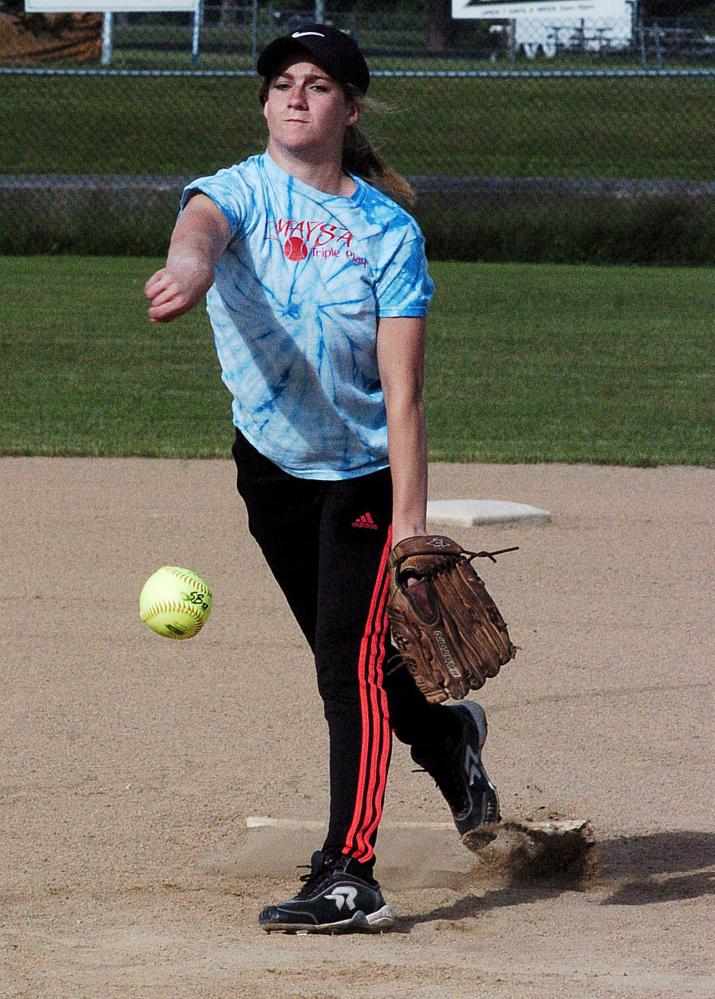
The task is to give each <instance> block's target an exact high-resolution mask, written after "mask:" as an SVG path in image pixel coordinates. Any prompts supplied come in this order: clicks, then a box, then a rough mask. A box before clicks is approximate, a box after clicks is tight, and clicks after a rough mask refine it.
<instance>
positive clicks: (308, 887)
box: [295, 858, 333, 899]
mask: <svg viewBox="0 0 715 999" xmlns="http://www.w3.org/2000/svg"><path fill="white" fill-rule="evenodd" d="M302 868H307V870H308V873H307V874H301V876H300V878H299V879H298V880H299V881H302V882H303V887H302V888H301V889H300V891H299V892H298V894H297V895H296V896H295V897H296V898H299V899H305V898H310V897H311V895H314V894H315V893H316V892H317V891H319V890H320V888H321V886H322V885H323V884H324V883H325V882H326V881H327V880H328V878H330V876H331V875H332V873H333V869H332V865H331V864H330V863H329V861H328V860H326V858H323V860H321V862H320V863H319V864H315V865H314V864H299V865H298V870H301V869H302Z"/></svg>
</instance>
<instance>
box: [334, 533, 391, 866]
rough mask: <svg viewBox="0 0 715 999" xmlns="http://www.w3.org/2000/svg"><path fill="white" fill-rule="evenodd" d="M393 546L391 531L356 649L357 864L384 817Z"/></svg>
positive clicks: (351, 846) (349, 843)
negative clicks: (359, 735)
mask: <svg viewBox="0 0 715 999" xmlns="http://www.w3.org/2000/svg"><path fill="white" fill-rule="evenodd" d="M391 547H392V530H391V529H390V530H389V531H388V534H387V542H386V544H385V547H384V549H383V553H382V558H381V560H380V569H379V572H378V575H377V580H376V583H375V588H374V590H373V594H372V600H371V602H370V611H369V614H368V619H367V623H366V626H365V633H364V635H363V639H362V643H361V645H360V660H359V664H358V670H359V683H360V711H361V718H362V746H361V751H360V772H359V776H358V788H357V794H356V798H355V812H354V814H353V820H352V823H351V825H350V829H349V831H348V835H347V837H346V842H345V847H344V848H343V853H346V854H350V856H352V857H353V858H354V859H355V860H358V861H360V862H362V863H365V862H367V861H370V860H372V858H373V856H374V853H375V851H374V848H373V842H374V839H375V834H376V832H377V827H378V825H379V824H380V819H381V818H382V808H383V802H384V799H385V786H386V784H387V771H388V767H389V763H390V751H391V746H392V732H391V730H390V720H389V712H388V707H387V695H386V693H385V688H384V685H383V663H384V659H385V642H386V638H387V599H388V575H387V556H388V555H389V553H390V549H391Z"/></svg>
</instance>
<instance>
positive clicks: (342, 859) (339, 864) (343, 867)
mask: <svg viewBox="0 0 715 999" xmlns="http://www.w3.org/2000/svg"><path fill="white" fill-rule="evenodd" d="M310 867H311V870H310V874H305V875H303V877H302V878H301V879H300V880H301V881H304V882H305V884H304V885H303V887H302V888H301V889H300V891H299V892H298V894H297V895H296V896H295V897H294V898H291V899H289V900H288V901H287V902H284V903H283V904H282V905H269V906H267V908H265V909H264V910H263V911H262V912H261V914H260V915H259V917H258V923H259V926H262V927H263V929H264V930H267V931H268V932H270V931H271V930H283V931H284V932H285V933H380V932H382V931H383V930H389V929H391V928H392V927H393V926H394V925H395V917H394V915H393V912H392V909H391V908H390V907H389V905H386V904H385V899H384V898H383V897H382V892H381V891H380V886H379V884H378V883H377V881H375V880H374V879H373V878H372V877H369V876H368V877H366V876H365V869H364V867H363V865H362V864H359V863H358V862H357V861H356V860H353V859H352V858H350V857H346V856H344V855H339V856H337V857H335V856H329V855H327V854H324V853H322V852H321V851H320V850H316V852H315V853H314V854H313V856H312V858H311V862H310Z"/></svg>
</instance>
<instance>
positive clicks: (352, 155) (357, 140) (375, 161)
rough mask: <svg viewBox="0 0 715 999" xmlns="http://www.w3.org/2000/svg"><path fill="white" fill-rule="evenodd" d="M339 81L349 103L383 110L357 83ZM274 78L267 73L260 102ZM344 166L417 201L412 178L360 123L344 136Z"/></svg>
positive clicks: (361, 107) (409, 201)
mask: <svg viewBox="0 0 715 999" xmlns="http://www.w3.org/2000/svg"><path fill="white" fill-rule="evenodd" d="M338 83H340V87H341V88H342V91H343V93H344V95H345V99H346V100H347V101H348V102H349V103H350V104H356V105H358V107H359V108H360V110H362V109H363V108H365V107H368V108H370V110H373V111H382V110H384V109H383V108H382V106H381V105H380V104H378V102H377V101H374V100H372V99H371V98H370V97H366V96H365V94H363V93H361V92H360V91H359V90H358V88H357V87H354V86H353V85H352V84H351V83H342V82H341V81H338ZM270 85H271V81H270V79H268V78H267V77H264V79H263V81H262V83H261V86H260V88H259V91H258V99H259V101H260V102H261V106H263V105H265V103H266V101H267V100H268V91H269V90H270ZM341 165H342V168H343V170H345V171H347V173H352V174H355V176H356V177H360V178H362V180H366V181H367V182H368V184H373V185H375V186H381V187H386V188H387V190H388V191H390V192H391V193H392V194H394V195H395V197H398V198H402V200H403V201H407V202H408V203H409V204H414V202H415V193H414V191H413V190H412V187H411V186H410V184H409V182H408V181H406V180H405V178H404V177H402V176H401V175H400V174H399V173H397V171H396V170H393V169H392V167H391V166H389V165H388V163H387V162H386V160H385V158H384V156H383V155H382V153H381V152H380V151H379V150H378V149H376V148H375V146H373V144H372V143H371V142H370V140H369V138H368V137H367V136H366V135H365V133H364V132H363V131H362V129H360V128H358V126H357V125H348V127H347V128H346V130H345V137H344V138H343V158H342V163H341Z"/></svg>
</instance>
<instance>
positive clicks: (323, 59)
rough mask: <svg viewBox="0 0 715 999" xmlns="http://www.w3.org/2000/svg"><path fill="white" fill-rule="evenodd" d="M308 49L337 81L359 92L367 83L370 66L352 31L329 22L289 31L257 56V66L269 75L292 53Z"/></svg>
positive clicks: (260, 70)
mask: <svg viewBox="0 0 715 999" xmlns="http://www.w3.org/2000/svg"><path fill="white" fill-rule="evenodd" d="M302 52H307V53H308V54H309V55H311V56H312V57H313V58H314V59H315V61H316V62H317V63H318V65H319V66H322V68H323V69H324V70H325V71H326V73H328V74H329V75H330V76H332V78H333V79H334V80H337V81H338V82H339V83H351V84H352V85H353V86H354V87H357V89H358V90H359V91H360V93H361V94H366V93H367V88H368V87H369V86H370V70H369V69H368V68H367V63H366V62H365V57H364V56H363V54H362V52H361V51H360V49H359V47H358V44H357V42H356V41H355V39H354V38H353V37H352V36H351V35H347V34H346V33H345V32H344V31H340V30H339V29H338V28H334V27H332V25H329V24H306V25H305V26H304V27H302V28H298V29H297V30H296V31H294V32H292V33H291V34H290V35H282V36H281V37H280V38H276V39H274V40H273V41H272V42H270V43H269V44H268V45H266V47H265V48H264V50H263V51H262V52H261V54H260V56H259V57H258V63H257V65H256V69H257V70H258V73H259V75H260V76H263V77H266V78H268V79H270V78H271V77H273V76H275V74H276V72H277V70H278V68H279V67H280V66H281V64H282V63H284V62H285V60H286V59H287V58H288V57H289V56H292V55H300V54H301V53H302Z"/></svg>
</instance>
